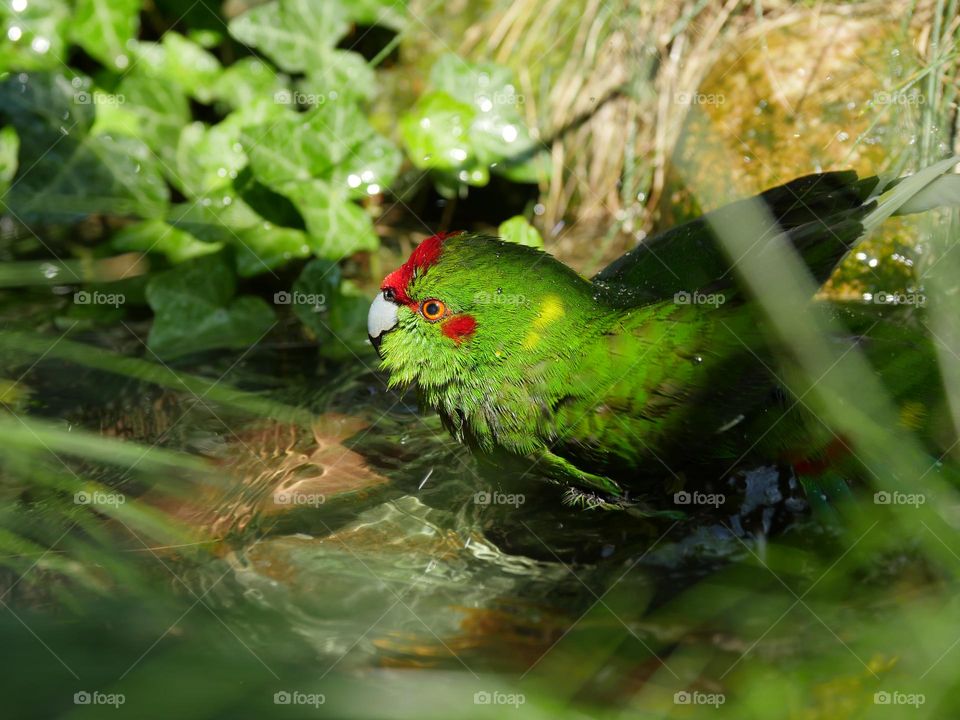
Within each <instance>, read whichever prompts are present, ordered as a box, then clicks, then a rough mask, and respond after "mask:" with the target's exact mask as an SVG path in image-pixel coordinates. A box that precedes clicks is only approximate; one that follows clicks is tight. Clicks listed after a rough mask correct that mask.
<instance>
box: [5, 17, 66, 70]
mask: <svg viewBox="0 0 960 720" xmlns="http://www.w3.org/2000/svg"><path fill="white" fill-rule="evenodd" d="M15 7H16V8H20V9H14V8H15ZM70 16H71V7H70V3H68V2H66V0H30V2H27V3H24V4H23V5H22V6H21V5H14V3H13V2H12V0H5V1H4V2H2V3H0V33H2V34H0V72H4V71H10V70H17V71H22V70H52V69H59V68H61V67H62V61H61V60H60V58H62V57H65V56H66V50H67V40H66V37H67V33H68V29H69V21H70Z"/></svg>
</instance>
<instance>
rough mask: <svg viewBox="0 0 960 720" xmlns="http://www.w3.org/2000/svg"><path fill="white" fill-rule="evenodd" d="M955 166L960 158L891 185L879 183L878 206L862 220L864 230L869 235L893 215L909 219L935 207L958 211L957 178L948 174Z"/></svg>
mask: <svg viewBox="0 0 960 720" xmlns="http://www.w3.org/2000/svg"><path fill="white" fill-rule="evenodd" d="M958 162H960V155H955V156H953V157H950V158H947V159H946V160H941V161H940V162H937V163H934V164H933V165H930V166H929V167H925V168H924V169H923V170H920V171H918V172H916V173H914V174H913V175H909V176H907V177H904V178H898V179H897V180H894V181H893V182H890V183H879V184H878V189H877V190H876V191H875V192H876V193H877V196H876V197H875V198H874V199H876V201H877V206H876V207H875V208H874V209H873V210H871V211H870V212H869V213H867V215H866V216H865V217H864V219H863V228H864V230H865V231H866V232H868V233H869V232H871V231H872V230H874V229H875V228H877V227H878V226H879V225H880V224H881V223H883V222H884V221H885V220H886V219H887V218H889V217H890V216H892V215H910V214H913V213H921V212H926V211H927V210H933V209H934V208H938V207H960V175H956V174H954V173H953V172H951V171H952V170H953V167H954V166H955V165H956V164H957V163H958ZM881 186H883V187H881Z"/></svg>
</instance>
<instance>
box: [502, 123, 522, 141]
mask: <svg viewBox="0 0 960 720" xmlns="http://www.w3.org/2000/svg"><path fill="white" fill-rule="evenodd" d="M500 134H501V135H503V139H504V141H505V142H508V143H511V142H513V141H514V140H516V139H517V135H519V133H518V132H517V128H516V127H514V126H513V125H504V126H503V131H502V132H501V133H500Z"/></svg>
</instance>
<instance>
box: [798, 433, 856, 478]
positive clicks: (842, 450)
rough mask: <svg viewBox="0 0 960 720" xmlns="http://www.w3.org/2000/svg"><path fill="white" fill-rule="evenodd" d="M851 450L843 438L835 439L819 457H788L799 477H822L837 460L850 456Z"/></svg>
mask: <svg viewBox="0 0 960 720" xmlns="http://www.w3.org/2000/svg"><path fill="white" fill-rule="evenodd" d="M850 452H851V451H850V448H849V447H848V446H847V443H846V441H845V440H844V439H843V438H839V437H836V438H834V439H833V440H832V441H831V442H830V444H829V445H827V447H826V448H824V450H823V453H822V454H821V455H819V456H818V457H793V458H790V457H788V458H787V460H788V461H789V462H790V464H791V465H793V469H794V471H796V473H797V474H798V475H809V476H812V475H821V474H823V473H824V472H825V471H827V470H828V469H829V468H830V467H831V466H832V465H833V464H834V463H835V462H836V461H837V460H840V459H841V458H843V457H845V456H847V455H849V454H850Z"/></svg>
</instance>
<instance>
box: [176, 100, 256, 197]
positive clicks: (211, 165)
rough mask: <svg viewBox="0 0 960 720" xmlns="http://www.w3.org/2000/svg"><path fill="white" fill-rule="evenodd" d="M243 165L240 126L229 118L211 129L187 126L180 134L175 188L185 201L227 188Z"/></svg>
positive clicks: (197, 125)
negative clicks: (178, 189) (181, 193)
mask: <svg viewBox="0 0 960 720" xmlns="http://www.w3.org/2000/svg"><path fill="white" fill-rule="evenodd" d="M246 164H247V156H246V154H245V153H244V152H243V149H242V147H241V146H240V124H239V123H237V122H235V121H232V120H231V119H230V118H229V117H228V118H226V119H225V120H223V121H222V122H220V123H218V124H216V125H212V126H210V125H204V124H203V123H201V122H194V123H190V124H189V125H187V126H186V127H184V128H183V129H182V130H181V131H180V140H179V143H178V146H177V161H176V170H177V172H176V175H177V183H176V184H177V186H178V187H179V188H180V190H181V192H183V194H184V195H186V196H187V197H190V198H193V197H198V196H200V195H206V194H209V193H212V192H213V191H215V190H217V189H219V188H227V187H229V186H230V185H232V183H233V180H234V179H235V178H236V177H237V175H238V174H239V172H240V170H242V169H243V167H244V166H245V165H246Z"/></svg>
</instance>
